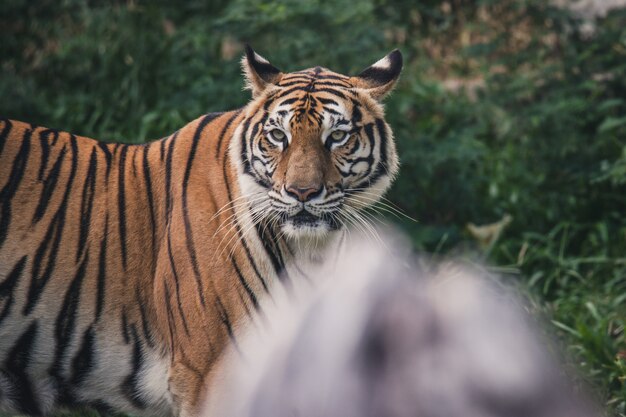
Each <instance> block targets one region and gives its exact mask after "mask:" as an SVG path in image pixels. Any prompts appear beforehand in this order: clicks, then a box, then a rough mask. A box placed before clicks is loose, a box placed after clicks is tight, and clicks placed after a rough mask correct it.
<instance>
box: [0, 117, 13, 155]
mask: <svg viewBox="0 0 626 417" xmlns="http://www.w3.org/2000/svg"><path fill="white" fill-rule="evenodd" d="M2 122H3V123H4V127H3V128H2V131H1V132H0V155H1V154H2V151H3V150H4V144H5V143H6V141H7V137H8V136H9V132H11V129H12V128H13V123H11V121H10V120H9V119H2Z"/></svg>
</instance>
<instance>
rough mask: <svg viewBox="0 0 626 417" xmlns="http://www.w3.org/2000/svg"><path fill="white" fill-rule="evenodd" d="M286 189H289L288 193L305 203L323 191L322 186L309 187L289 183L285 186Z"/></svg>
mask: <svg viewBox="0 0 626 417" xmlns="http://www.w3.org/2000/svg"><path fill="white" fill-rule="evenodd" d="M285 191H287V194H289V195H290V196H292V197H295V198H297V199H298V201H301V202H303V203H304V202H306V201H309V200H310V199H312V198H314V197H317V196H318V195H320V193H321V192H322V186H321V185H316V186H309V187H298V186H295V185H289V186H288V187H286V188H285Z"/></svg>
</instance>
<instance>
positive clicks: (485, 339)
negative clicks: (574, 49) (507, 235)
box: [213, 238, 597, 417]
mask: <svg viewBox="0 0 626 417" xmlns="http://www.w3.org/2000/svg"><path fill="white" fill-rule="evenodd" d="M385 241H386V244H387V248H382V247H381V246H378V245H376V244H370V243H367V239H363V238H353V239H351V240H349V241H348V242H347V244H346V246H345V247H346V248H348V249H347V250H346V251H345V253H344V254H342V255H340V256H339V260H338V261H337V264H336V265H335V268H333V270H332V271H331V272H330V273H328V271H327V272H325V273H319V274H318V276H315V277H313V279H312V281H313V282H315V281H319V288H316V289H312V288H309V289H303V290H302V291H301V292H300V293H298V291H294V292H293V293H292V294H291V295H290V296H289V297H285V299H284V300H282V301H278V302H277V304H278V306H277V307H276V309H275V310H274V311H270V312H269V313H268V316H267V323H270V324H271V325H270V327H271V329H269V330H268V332H267V333H265V334H264V335H259V334H256V335H251V336H250V339H249V340H247V341H246V342H245V343H244V344H242V346H243V348H242V349H243V350H244V356H245V360H243V361H237V360H236V359H235V362H233V363H235V364H237V365H240V366H236V367H235V368H238V370H237V371H236V372H234V371H233V368H227V369H226V374H228V373H229V372H234V374H235V375H236V376H235V377H234V379H232V380H230V382H228V381H229V380H228V378H227V379H225V380H224V383H225V384H226V385H225V387H226V392H227V394H225V396H222V398H221V400H219V401H217V402H218V405H219V406H218V407H217V409H219V410H220V414H216V415H230V416H246V417H294V416H298V417H309V416H310V417H319V416H328V417H340V416H341V417H357V416H359V417H364V416H372V417H374V416H376V417H409V416H411V417H413V416H418V417H439V416H441V417H488V416H493V417H496V416H497V417H505V416H506V417H517V416H520V417H521V416H528V417H531V416H532V417H544V416H545V417H561V416H562V417H578V416H580V417H582V416H591V415H597V414H595V413H594V412H592V411H591V409H590V408H588V407H587V406H586V405H585V404H584V401H582V400H580V399H579V398H578V397H577V396H576V395H574V394H573V392H572V390H571V387H570V386H569V384H568V383H567V382H566V381H565V379H564V378H563V373H562V371H561V370H560V368H559V367H558V366H557V365H556V364H555V361H554V359H553V358H552V357H551V356H550V355H549V354H548V353H547V351H546V349H545V347H544V345H545V343H546V341H545V340H542V339H541V338H540V336H539V332H536V331H535V330H534V329H533V328H532V326H531V325H530V324H529V323H528V319H527V317H526V315H525V313H524V312H523V309H522V308H521V307H520V304H519V303H518V301H517V300H516V298H515V297H513V296H512V295H511V294H509V293H507V291H504V290H503V289H502V288H501V286H499V285H497V284H495V283H494V282H493V280H494V277H490V276H488V274H487V273H486V272H484V271H482V270H478V269H473V268H470V267H468V266H462V265H459V264H453V263H446V264H441V265H438V266H433V265H428V263H424V262H419V260H417V259H414V258H412V257H411V256H409V255H398V254H399V253H401V252H402V251H405V252H406V247H408V245H407V244H402V243H398V241H397V240H395V241H394V240H393V239H390V238H387V239H385ZM391 253H393V254H394V255H391ZM246 346H247V349H246ZM220 402H222V404H219V403H220ZM213 405H215V404H213ZM223 413H227V414H223Z"/></svg>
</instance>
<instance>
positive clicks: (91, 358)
mask: <svg viewBox="0 0 626 417" xmlns="http://www.w3.org/2000/svg"><path fill="white" fill-rule="evenodd" d="M95 342H96V333H95V331H94V329H93V324H92V325H91V326H89V328H88V329H87V330H86V331H85V333H84V334H83V343H82V345H81V346H80V349H79V350H78V353H77V354H76V356H74V359H73V360H72V378H71V382H72V384H73V385H78V384H80V383H82V382H83V381H84V380H85V378H87V376H88V375H89V373H90V372H91V371H92V370H93V367H94V363H95V355H96V346H95Z"/></svg>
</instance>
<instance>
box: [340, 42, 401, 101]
mask: <svg viewBox="0 0 626 417" xmlns="http://www.w3.org/2000/svg"><path fill="white" fill-rule="evenodd" d="M400 71H402V53H400V51H399V50H397V49H394V50H393V51H391V52H390V53H389V54H387V55H386V56H385V57H384V58H383V59H381V60H379V61H377V62H376V63H375V64H374V65H372V66H370V67H367V68H365V69H364V70H363V71H361V73H360V74H359V75H357V76H356V77H352V79H351V80H352V82H353V83H354V85H355V86H356V87H357V88H362V89H364V90H366V91H367V92H368V93H369V94H370V95H371V96H372V97H373V98H374V99H376V100H382V99H383V98H384V97H385V96H386V95H387V94H388V93H389V92H390V91H391V90H392V89H393V86H394V85H395V84H396V81H397V80H398V77H399V76H400Z"/></svg>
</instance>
